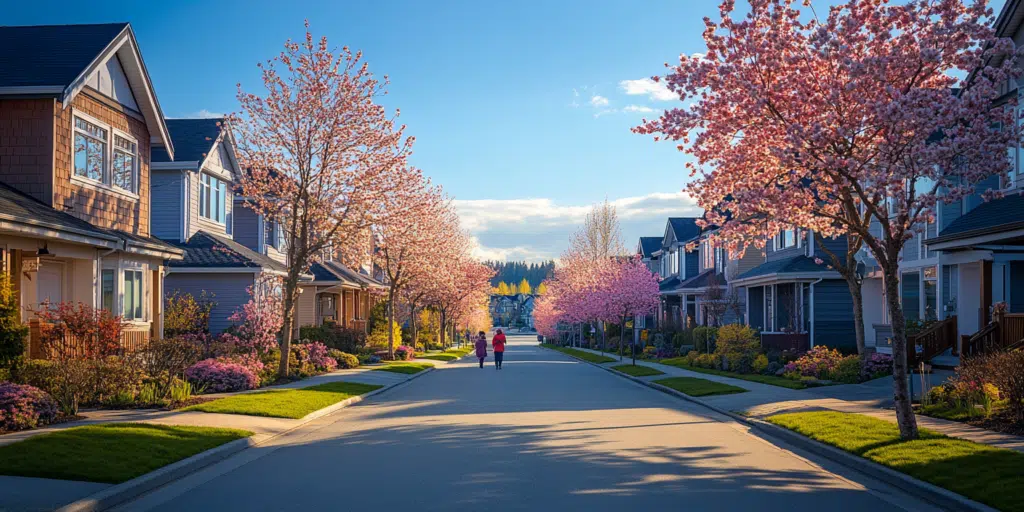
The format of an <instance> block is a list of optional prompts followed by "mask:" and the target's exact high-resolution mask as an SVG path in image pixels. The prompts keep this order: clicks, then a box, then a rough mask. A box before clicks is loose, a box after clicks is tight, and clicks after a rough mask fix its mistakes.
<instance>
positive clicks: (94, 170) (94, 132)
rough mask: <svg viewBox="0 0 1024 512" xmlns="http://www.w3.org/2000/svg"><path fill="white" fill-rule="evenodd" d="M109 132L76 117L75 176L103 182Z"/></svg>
mask: <svg viewBox="0 0 1024 512" xmlns="http://www.w3.org/2000/svg"><path fill="white" fill-rule="evenodd" d="M108 134H109V131H108V130H106V129H104V128H102V127H100V126H99V125H96V124H93V123H90V122H89V121H86V120H85V119H81V118H79V117H77V116H76V117H75V176H79V177H82V178H89V179H90V180H96V181H100V182H102V181H103V174H104V172H103V170H104V168H106V166H107V165H106V164H107V136H108Z"/></svg>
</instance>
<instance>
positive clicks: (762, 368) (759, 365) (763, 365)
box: [751, 354, 770, 373]
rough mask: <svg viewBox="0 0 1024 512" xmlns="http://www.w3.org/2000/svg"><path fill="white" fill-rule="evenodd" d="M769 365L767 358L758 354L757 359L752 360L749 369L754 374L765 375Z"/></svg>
mask: <svg viewBox="0 0 1024 512" xmlns="http://www.w3.org/2000/svg"><path fill="white" fill-rule="evenodd" d="M769 364H770V363H768V356H766V355H764V354H758V355H757V357H755V358H754V362H753V364H751V369H752V370H753V372H754V373H765V372H766V371H767V370H768V366H769Z"/></svg>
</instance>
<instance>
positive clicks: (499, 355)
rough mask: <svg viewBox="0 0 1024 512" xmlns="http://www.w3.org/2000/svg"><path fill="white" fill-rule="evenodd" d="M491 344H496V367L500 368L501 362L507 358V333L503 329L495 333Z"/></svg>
mask: <svg viewBox="0 0 1024 512" xmlns="http://www.w3.org/2000/svg"><path fill="white" fill-rule="evenodd" d="M491 345H494V367H495V368H496V369H498V370H500V369H501V363H502V361H504V360H505V333H503V332H501V329H498V332H496V333H495V334H494V338H493V339H492V340H491Z"/></svg>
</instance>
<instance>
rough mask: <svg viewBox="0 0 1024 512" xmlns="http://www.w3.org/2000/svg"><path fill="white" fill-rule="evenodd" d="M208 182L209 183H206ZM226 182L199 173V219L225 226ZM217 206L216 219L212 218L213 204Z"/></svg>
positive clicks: (205, 173)
mask: <svg viewBox="0 0 1024 512" xmlns="http://www.w3.org/2000/svg"><path fill="white" fill-rule="evenodd" d="M208 181H209V182H208ZM227 189H228V182H227V181H225V180H223V179H221V178H220V177H218V176H214V175H213V174H211V173H208V172H201V173H199V217H200V218H201V219H203V220H205V221H208V222H212V223H214V224H219V225H221V226H227V217H228V207H227V201H228V192H227ZM214 201H216V204H218V205H219V208H218V209H217V210H218V211H217V213H219V214H221V218H220V219H218V218H217V217H215V216H214V205H215V202H214Z"/></svg>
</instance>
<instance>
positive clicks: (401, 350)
mask: <svg viewBox="0 0 1024 512" xmlns="http://www.w3.org/2000/svg"><path fill="white" fill-rule="evenodd" d="M415 355H416V351H415V350H413V348H412V347H410V346H408V345H399V346H397V347H395V360H396V361H408V360H410V359H412V358H413V356H415Z"/></svg>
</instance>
